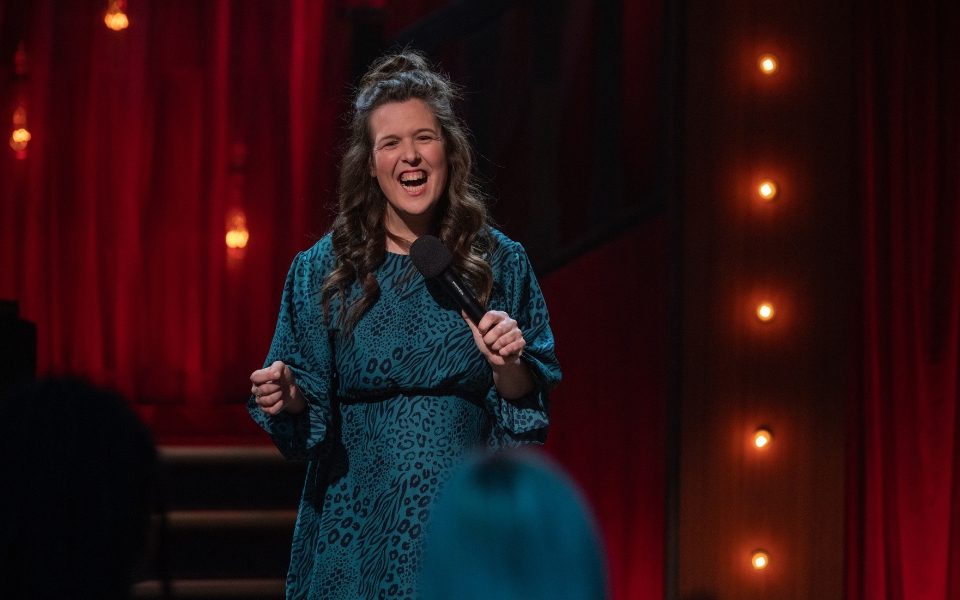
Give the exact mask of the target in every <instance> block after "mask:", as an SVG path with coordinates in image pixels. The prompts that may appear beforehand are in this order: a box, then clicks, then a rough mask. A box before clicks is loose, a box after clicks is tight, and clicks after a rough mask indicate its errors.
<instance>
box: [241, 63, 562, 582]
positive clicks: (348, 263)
mask: <svg viewBox="0 0 960 600" xmlns="http://www.w3.org/2000/svg"><path fill="white" fill-rule="evenodd" d="M454 99H455V89H454V87H453V85H452V84H451V83H450V81H449V80H447V79H446V78H445V77H443V76H441V75H440V74H438V73H436V72H434V71H433V70H431V69H430V67H429V66H428V65H427V63H426V61H425V60H424V59H423V57H421V56H420V55H418V54H416V53H412V52H404V53H402V54H399V55H394V56H388V57H385V58H382V59H380V60H379V61H377V62H376V63H375V64H374V65H373V66H372V67H371V68H370V70H369V71H368V72H367V74H366V75H365V76H364V77H363V79H362V80H361V83H360V87H359V91H358V93H357V95H356V98H355V100H354V103H353V114H352V120H351V123H350V131H349V134H348V135H349V139H348V147H347V150H346V153H345V155H344V157H343V161H342V164H341V167H340V185H339V212H338V215H337V217H336V219H335V221H334V223H333V226H332V228H331V231H330V233H328V234H327V235H325V236H324V237H323V238H322V239H321V240H320V241H319V242H317V243H316V244H315V245H314V246H313V247H312V248H310V249H309V250H306V251H304V252H301V253H300V254H299V255H298V256H297V257H296V258H295V259H294V261H293V265H292V266H291V267H290V272H289V274H288V276H287V280H286V283H285V285H284V289H283V297H282V300H281V306H280V316H279V319H278V321H277V328H276V332H275V334H274V338H273V343H272V344H271V346H270V352H269V354H268V356H267V359H266V361H265V363H264V368H262V369H260V370H257V371H254V372H253V374H252V375H251V376H250V381H251V382H252V384H253V387H252V390H251V391H252V396H251V398H250V402H249V409H250V414H251V415H252V416H253V419H254V420H255V421H256V422H257V423H258V424H259V425H260V426H261V427H263V429H264V430H266V431H267V433H269V434H270V436H271V437H272V438H273V440H274V442H275V443H276V445H277V447H278V448H280V450H281V451H282V452H283V454H284V455H285V456H286V457H288V458H293V459H301V460H308V461H310V464H309V468H308V470H307V479H306V483H305V485H304V491H303V497H302V499H301V501H300V507H299V514H298V516H297V524H296V529H295V531H294V542H293V550H292V552H291V557H290V570H289V573H288V576H287V598H298V599H299V598H309V599H321V598H322V599H350V600H355V599H357V598H412V597H415V596H416V595H417V575H418V569H419V563H420V554H421V548H422V539H421V538H422V536H423V532H424V529H425V527H426V525H427V522H428V519H429V512H430V506H431V503H432V502H433V499H434V497H435V496H436V495H437V494H438V492H441V490H442V487H443V485H444V482H445V481H446V479H447V478H448V476H449V473H450V472H451V471H452V469H453V468H454V467H456V466H457V465H458V464H459V463H460V462H461V461H462V459H463V458H464V456H465V455H466V453H467V452H468V451H469V450H470V449H472V448H474V447H476V446H478V445H486V446H489V447H501V446H505V445H506V446H513V445H519V444H523V443H528V442H542V441H543V439H544V437H545V435H546V429H547V425H548V419H547V392H548V390H549V389H550V388H551V387H552V386H553V385H555V384H556V383H557V381H558V380H559V378H560V370H559V365H558V364H557V360H556V357H555V355H554V348H553V335H552V333H551V331H550V327H549V324H548V317H547V310H546V306H545V304H544V300H543V296H542V295H541V292H540V287H539V285H538V284H537V281H536V278H535V277H534V274H533V271H532V269H531V267H530V263H529V261H528V260H527V256H526V254H525V253H524V250H523V248H522V247H521V246H520V245H519V244H518V243H516V242H514V241H512V240H510V239H508V238H507V237H506V236H504V235H503V234H502V233H500V232H499V231H497V230H495V229H493V228H492V227H490V225H489V224H488V218H487V211H486V208H485V206H484V204H483V202H482V201H481V198H480V194H479V192H478V191H477V189H476V186H475V185H474V183H473V173H472V163H473V155H472V150H471V147H470V144H469V142H468V139H467V132H466V129H465V127H464V125H463V124H462V123H461V122H460V121H459V119H458V118H457V117H456V115H455V114H454V112H453V106H452V103H453V100H454ZM424 235H433V236H436V237H437V238H439V240H440V241H441V242H442V244H443V246H444V247H445V248H447V249H448V250H449V252H450V253H451V254H452V256H453V262H452V264H451V267H450V268H452V269H453V270H454V272H455V273H456V274H457V275H458V276H459V277H460V278H461V279H462V280H463V281H464V282H465V283H466V285H467V286H468V287H469V288H470V289H471V290H472V291H473V292H474V293H475V294H476V296H477V298H478V299H479V302H480V304H481V305H482V306H484V311H485V312H484V313H482V318H481V319H480V320H479V322H478V323H476V324H474V323H472V322H471V321H470V320H468V319H467V318H465V317H464V316H463V313H462V312H461V311H460V309H459V308H458V306H457V305H456V304H455V303H454V302H452V301H451V300H450V299H449V297H448V296H447V295H445V293H444V290H443V288H442V287H440V286H439V285H437V282H436V281H434V280H432V279H431V280H425V279H424V278H423V277H422V276H421V275H420V273H419V272H418V271H417V269H416V268H415V266H414V265H413V263H412V261H411V259H410V256H409V252H410V246H411V244H412V243H413V242H414V241H415V240H416V239H417V238H419V237H420V236H424Z"/></svg>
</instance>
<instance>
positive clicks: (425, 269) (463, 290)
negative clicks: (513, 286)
mask: <svg viewBox="0 0 960 600" xmlns="http://www.w3.org/2000/svg"><path fill="white" fill-rule="evenodd" d="M410 259H411V260H413V266H415V267H416V268H417V270H418V271H420V274H421V275H423V277H424V278H425V279H436V280H437V281H438V282H440V284H441V285H442V286H443V289H444V290H446V292H447V294H449V295H450V297H451V298H453V300H454V301H455V302H456V303H457V305H458V306H460V308H462V309H463V312H465V313H467V316H468V317H470V320H471V321H473V323H474V324H477V323H479V322H480V319H482V318H483V315H484V314H485V312H484V310H483V308H481V307H480V303H479V302H477V298H476V297H475V296H474V295H473V292H471V291H470V288H468V287H467V286H466V285H464V283H463V281H462V280H461V279H460V277H458V276H457V274H456V273H454V271H453V269H452V268H450V265H451V263H453V254H451V253H450V251H449V250H447V247H446V246H444V245H443V242H441V241H440V240H438V239H437V238H435V237H433V236H432V235H422V236H420V237H418V238H417V239H416V240H415V241H414V242H413V244H411V245H410Z"/></svg>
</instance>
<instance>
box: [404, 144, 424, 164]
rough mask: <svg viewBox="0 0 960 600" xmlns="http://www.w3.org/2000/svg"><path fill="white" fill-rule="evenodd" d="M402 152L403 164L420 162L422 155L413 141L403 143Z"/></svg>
mask: <svg viewBox="0 0 960 600" xmlns="http://www.w3.org/2000/svg"><path fill="white" fill-rule="evenodd" d="M400 150H401V152H402V154H401V160H403V162H405V163H409V164H416V163H418V162H420V153H419V152H417V147H416V145H415V144H414V143H413V140H409V141H406V142H403V144H402V145H401V147H400Z"/></svg>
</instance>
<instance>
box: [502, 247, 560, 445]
mask: <svg viewBox="0 0 960 600" xmlns="http://www.w3.org/2000/svg"><path fill="white" fill-rule="evenodd" d="M502 278H503V293H504V295H505V296H506V298H505V304H506V307H505V308H504V310H506V311H507V313H509V314H510V316H511V317H513V318H514V319H516V321H517V324H518V326H519V327H520V331H522V332H523V338H524V340H526V343H527V344H526V348H524V351H523V354H522V355H521V360H522V361H523V362H524V364H526V365H527V368H529V369H530V374H531V375H532V377H533V382H534V388H533V390H532V391H531V392H530V393H529V394H527V395H526V396H524V397H522V398H516V399H512V400H507V399H506V398H504V397H503V396H501V395H500V393H499V392H498V391H497V388H496V387H493V386H491V388H490V391H489V392H488V393H487V399H486V402H487V409H488V410H489V411H490V413H491V414H492V415H493V417H494V424H493V429H492V431H491V434H490V439H489V440H488V441H489V444H490V445H491V446H493V447H502V446H516V445H520V444H525V443H531V442H532V443H543V442H544V441H545V440H546V437H547V427H548V426H549V424H550V421H549V417H548V408H549V404H548V394H549V392H550V390H551V389H552V388H553V387H554V386H555V385H556V384H557V383H558V382H559V381H560V363H559V362H557V356H556V354H555V352H554V346H553V332H552V331H550V317H549V315H548V314H547V305H546V302H545V301H544V299H543V293H542V292H541V291H540V284H539V283H537V278H536V276H535V275H534V273H533V268H532V266H531V265H530V260H529V259H528V258H527V253H526V252H525V251H524V250H523V248H522V247H521V246H520V245H519V244H515V245H514V248H512V249H511V251H510V252H509V255H508V256H507V265H506V268H505V269H504V273H503V275H502Z"/></svg>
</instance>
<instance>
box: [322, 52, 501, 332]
mask: <svg viewBox="0 0 960 600" xmlns="http://www.w3.org/2000/svg"><path fill="white" fill-rule="evenodd" d="M458 97H459V95H458V91H457V88H456V87H455V86H454V84H453V83H451V81H450V80H449V79H448V78H447V77H445V76H444V75H441V74H440V73H438V72H436V71H435V70H433V69H431V68H430V66H429V65H428V64H427V61H426V59H425V58H424V57H423V56H422V55H421V54H419V53H417V52H413V51H409V50H405V51H403V52H400V53H398V54H391V55H387V56H384V57H382V58H380V59H378V60H377V61H375V62H374V63H373V64H372V65H371V66H370V68H369V69H368V71H367V73H366V74H365V75H364V76H363V78H362V79H361V80H360V85H359V87H358V89H357V93H356V96H355V97H354V101H353V111H352V113H351V115H350V124H349V130H348V133H347V140H346V150H345V152H344V155H343V159H342V162H341V164H340V186H339V190H338V196H339V210H338V213H337V216H336V218H335V219H334V222H333V225H332V227H331V240H332V243H333V249H334V253H335V255H336V266H335V267H334V269H333V270H332V271H331V272H330V274H329V275H328V276H327V278H326V279H325V280H324V283H323V290H322V301H323V312H324V317H325V318H327V319H329V309H330V299H331V298H332V297H334V296H335V295H339V296H340V298H341V300H342V303H341V311H340V312H341V314H340V318H341V320H342V325H343V329H344V330H345V331H348V332H349V331H351V330H352V329H353V327H354V326H355V325H356V324H357V322H358V321H359V320H360V318H361V317H363V315H364V314H365V313H366V311H367V310H368V309H369V308H370V307H371V306H373V304H374V303H375V302H376V301H377V299H378V298H379V297H380V284H379V283H378V282H377V279H376V277H375V276H374V274H373V273H374V270H376V268H377V266H379V265H380V264H381V263H382V262H383V260H384V257H385V255H386V239H387V231H386V227H385V225H384V215H385V213H386V204H387V201H386V197H385V196H384V195H383V192H382V191H381V189H380V186H379V184H378V183H377V180H376V179H375V178H373V177H371V176H370V166H371V164H372V162H373V140H372V139H371V132H370V127H369V122H370V115H371V114H372V113H373V111H374V110H376V109H377V108H378V107H380V106H382V105H384V104H387V103H390V102H404V101H406V100H410V99H413V98H416V99H419V100H422V101H423V102H425V103H426V104H427V106H429V107H430V109H431V110H432V111H433V114H434V116H436V118H437V122H438V123H439V124H440V131H441V136H442V138H443V142H444V148H445V151H446V153H447V164H448V172H449V176H448V178H447V187H446V190H445V192H444V194H443V196H442V197H441V198H440V200H439V202H438V205H437V219H436V231H435V234H436V235H437V237H438V238H439V239H440V241H441V242H443V244H444V245H445V246H447V248H449V249H450V252H451V253H452V254H453V268H454V270H455V271H456V272H457V273H458V274H459V275H460V276H461V277H462V278H463V279H464V280H465V281H466V282H467V285H469V286H470V287H471V288H473V291H474V292H475V293H476V294H477V296H478V299H479V300H480V304H481V305H483V306H485V305H486V303H487V300H488V299H489V297H490V291H491V289H492V287H493V271H492V270H491V268H490V265H489V264H488V263H487V261H486V260H485V259H484V255H485V253H486V252H487V251H488V250H489V249H490V246H491V244H492V243H493V238H492V237H491V236H490V233H489V216H488V213H487V208H486V204H485V202H484V198H483V195H482V194H481V192H480V190H479V188H478V186H477V185H476V182H475V176H474V174H473V149H472V147H471V145H470V141H469V137H468V135H469V134H468V131H467V128H466V126H465V125H464V124H463V122H462V121H461V120H460V119H459V118H458V117H457V115H456V113H455V112H454V110H453V102H454V101H455V100H456V99H457V98H458ZM355 281H356V282H359V283H360V286H361V288H362V290H363V295H362V296H360V297H359V298H358V299H357V300H356V301H354V302H353V303H352V305H351V306H350V307H349V310H348V309H347V306H346V304H347V302H346V299H347V297H348V290H349V287H350V285H351V284H352V283H353V282H355Z"/></svg>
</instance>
